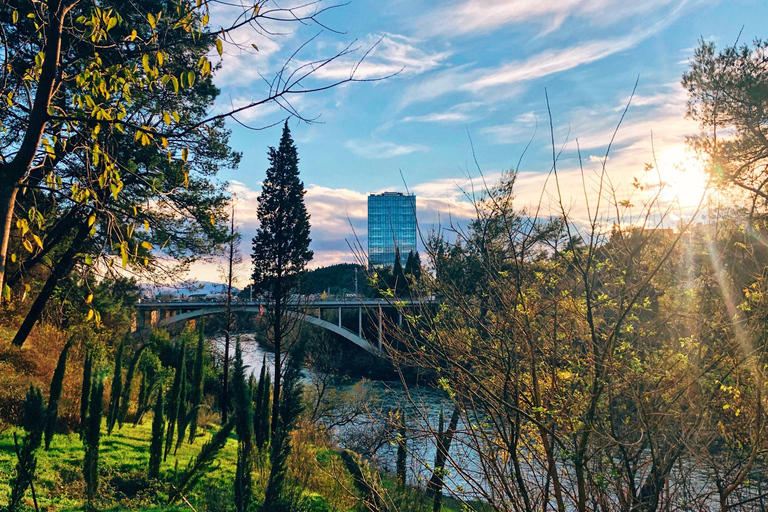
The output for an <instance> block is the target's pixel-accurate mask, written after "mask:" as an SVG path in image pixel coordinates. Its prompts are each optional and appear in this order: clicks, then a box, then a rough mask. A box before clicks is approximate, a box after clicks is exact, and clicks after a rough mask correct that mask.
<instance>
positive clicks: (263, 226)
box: [252, 121, 312, 435]
mask: <svg viewBox="0 0 768 512" xmlns="http://www.w3.org/2000/svg"><path fill="white" fill-rule="evenodd" d="M269 164H270V165H269V168H268V169H267V176H266V179H265V180H264V184H263V185H262V192H261V195H260V196H259V206H258V210H257V214H258V218H259V222H260V226H259V229H258V230H257V231H256V236H255V237H254V238H253V253H252V258H253V267H254V268H253V282H254V286H255V287H256V288H258V289H259V290H263V291H266V292H267V293H268V295H269V300H270V303H271V304H270V306H271V308H270V312H269V313H270V324H271V325H270V333H271V335H272V342H273V344H274V348H275V386H274V392H273V398H272V402H273V404H274V409H277V408H278V406H279V403H280V379H281V375H282V370H281V368H282V362H283V357H284V347H283V335H284V330H285V328H286V327H287V326H286V325H285V321H286V318H287V315H286V314H285V308H286V303H287V300H288V297H289V296H290V294H291V293H292V292H293V290H294V289H295V288H296V286H297V285H298V282H299V278H300V276H301V274H302V273H303V271H304V268H305V267H306V264H307V263H308V262H309V261H310V260H311V259H312V251H310V250H309V242H310V238H309V214H308V213H307V208H306V206H305V204H304V184H303V183H302V181H301V180H300V179H299V157H298V154H297V152H296V146H295V145H294V143H293V139H292V138H291V132H290V130H289V129H288V121H286V122H285V126H284V127H283V135H282V137H281V139H280V145H279V147H278V148H277V149H275V148H269ZM271 430H272V434H273V435H274V433H275V431H276V430H277V420H276V417H273V418H272V424H271Z"/></svg>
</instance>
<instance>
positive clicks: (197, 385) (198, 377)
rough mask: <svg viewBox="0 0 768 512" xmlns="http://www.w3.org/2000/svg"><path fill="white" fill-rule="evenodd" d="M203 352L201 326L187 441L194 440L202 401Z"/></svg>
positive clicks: (196, 353)
mask: <svg viewBox="0 0 768 512" xmlns="http://www.w3.org/2000/svg"><path fill="white" fill-rule="evenodd" d="M204 354H205V336H204V335H203V329H202V328H201V329H200V331H199V333H198V337H197V350H196V351H195V366H194V368H193V374H192V394H191V396H190V400H189V402H190V403H189V406H190V408H191V410H190V414H191V417H190V422H189V443H190V444H192V442H193V441H194V440H195V435H196V434H197V419H198V415H199V412H200V406H201V404H202V403H203V373H204V370H205V368H204V366H203V363H204V359H203V355H204Z"/></svg>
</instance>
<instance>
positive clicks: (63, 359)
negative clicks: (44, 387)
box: [45, 338, 72, 450]
mask: <svg viewBox="0 0 768 512" xmlns="http://www.w3.org/2000/svg"><path fill="white" fill-rule="evenodd" d="M71 346H72V338H70V339H69V340H68V341H67V343H66V345H64V348H63V349H62V350H61V354H59V362H58V363H57V364H56V370H54V372H53V378H52V379H51V389H50V392H49V393H48V411H47V413H46V418H45V449H46V450H48V448H50V447H51V440H53V434H54V431H55V429H56V419H57V418H58V415H59V398H61V388H62V384H63V383H64V373H65V372H66V371H67V353H68V352H69V347H71Z"/></svg>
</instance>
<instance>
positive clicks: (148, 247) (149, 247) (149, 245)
mask: <svg viewBox="0 0 768 512" xmlns="http://www.w3.org/2000/svg"><path fill="white" fill-rule="evenodd" d="M141 246H142V247H143V248H145V249H149V250H152V249H154V248H155V247H154V246H153V245H152V244H151V243H149V242H147V241H146V240H145V241H143V242H141Z"/></svg>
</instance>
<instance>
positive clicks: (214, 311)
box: [155, 305, 382, 357]
mask: <svg viewBox="0 0 768 512" xmlns="http://www.w3.org/2000/svg"><path fill="white" fill-rule="evenodd" d="M226 311H227V310H226V307H224V306H223V305H222V306H220V307H207V308H201V309H196V310H193V311H187V312H186V313H179V314H178V315H173V316H170V317H167V318H163V319H162V320H159V321H158V322H157V323H156V324H155V326H157V327H167V326H169V325H172V324H175V323H178V322H183V321H184V320H191V319H193V318H198V317H201V316H206V315H218V314H224V313H226ZM259 311H260V307H259V306H233V307H232V312H244V313H259ZM286 313H287V314H288V315H289V316H291V317H293V318H297V319H299V320H302V321H304V322H307V323H309V324H312V325H316V326H318V327H322V328H323V329H326V330H328V331H331V332H333V333H336V334H338V335H339V336H341V337H343V338H344V339H347V340H349V341H351V342H352V343H354V344H355V345H357V346H358V347H360V348H362V349H363V350H365V351H366V352H369V353H371V354H373V355H375V356H379V357H381V355H382V354H381V351H380V350H379V349H378V348H377V347H375V346H373V345H371V344H370V343H369V342H368V340H366V339H365V338H363V337H361V336H358V335H357V334H356V333H354V332H352V331H350V330H349V329H346V328H344V327H340V326H338V325H336V324H333V323H331V322H328V321H326V320H323V319H322V318H317V317H315V316H312V315H307V314H305V313H300V312H298V311H291V310H287V311H286Z"/></svg>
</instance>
